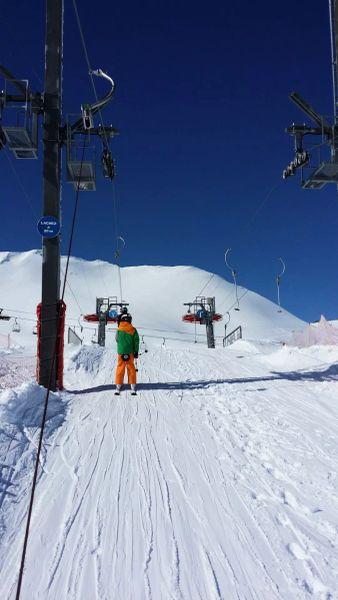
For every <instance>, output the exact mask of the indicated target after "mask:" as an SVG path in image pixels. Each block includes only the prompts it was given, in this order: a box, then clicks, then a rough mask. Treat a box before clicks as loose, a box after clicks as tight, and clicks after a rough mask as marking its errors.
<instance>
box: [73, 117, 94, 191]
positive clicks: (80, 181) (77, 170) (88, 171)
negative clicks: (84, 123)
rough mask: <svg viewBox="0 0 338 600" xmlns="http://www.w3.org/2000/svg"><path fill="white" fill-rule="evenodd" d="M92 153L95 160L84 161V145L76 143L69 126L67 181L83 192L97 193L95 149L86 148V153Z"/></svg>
mask: <svg viewBox="0 0 338 600" xmlns="http://www.w3.org/2000/svg"><path fill="white" fill-rule="evenodd" d="M88 152H91V154H92V156H93V160H82V156H83V144H82V142H76V141H75V139H74V135H73V134H72V131H71V127H70V125H68V126H67V181H68V183H71V184H72V185H73V186H74V189H75V190H78V189H79V190H80V191H81V192H95V190H96V173H95V149H94V148H93V147H86V153H88Z"/></svg>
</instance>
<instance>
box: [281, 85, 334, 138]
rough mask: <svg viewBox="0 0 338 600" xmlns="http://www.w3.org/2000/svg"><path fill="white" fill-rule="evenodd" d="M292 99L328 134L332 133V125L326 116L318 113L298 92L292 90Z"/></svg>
mask: <svg viewBox="0 0 338 600" xmlns="http://www.w3.org/2000/svg"><path fill="white" fill-rule="evenodd" d="M289 98H290V100H292V102H294V103H295V104H296V105H297V106H298V108H300V109H301V110H302V111H303V112H305V114H306V115H307V116H308V117H310V119H312V121H314V122H315V123H316V124H317V125H318V126H319V127H320V128H321V131H324V133H326V134H327V135H331V127H330V125H329V123H328V122H327V121H325V119H324V117H322V116H321V115H319V114H318V113H316V111H315V110H314V109H313V108H312V106H311V105H310V104H309V103H308V102H306V100H304V98H302V97H301V96H300V95H299V94H297V92H291V94H290V96H289Z"/></svg>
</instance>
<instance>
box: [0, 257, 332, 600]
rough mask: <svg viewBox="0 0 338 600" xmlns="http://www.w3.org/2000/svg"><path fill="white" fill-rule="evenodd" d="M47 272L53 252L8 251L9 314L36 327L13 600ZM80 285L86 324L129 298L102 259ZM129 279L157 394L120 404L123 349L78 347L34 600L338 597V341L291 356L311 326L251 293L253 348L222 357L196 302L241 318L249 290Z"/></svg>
mask: <svg viewBox="0 0 338 600" xmlns="http://www.w3.org/2000/svg"><path fill="white" fill-rule="evenodd" d="M40 268H41V256H40V254H39V253H38V252H37V251H32V252H28V253H22V254H19V253H16V254H11V253H1V254H0V281H1V289H0V306H4V307H5V308H6V309H7V312H9V313H10V314H12V315H13V316H14V315H15V316H20V322H21V325H22V331H21V332H20V333H18V334H11V335H12V339H14V340H15V343H16V348H14V349H13V348H12V349H11V350H10V351H9V352H8V351H7V350H0V598H1V600H14V597H15V586H16V582H17V574H18V568H19V563H20V555H21V549H22V542H23V534H24V527H25V518H26V511H27V504H28V494H29V490H30V485H31V479H32V470H33V461H34V457H35V452H36V444H37V439H38V433H39V423H40V419H41V411H42V405H43V399H44V390H43V389H42V388H40V387H39V386H38V385H37V384H35V383H34V381H32V379H33V376H34V363H35V359H34V353H35V344H36V337H35V336H33V335H32V326H33V325H34V323H35V317H34V312H35V306H36V304H37V302H38V300H39V296H40V290H39V283H38V282H39V281H40ZM18 282H20V285H18ZM69 282H70V286H71V287H69V288H68V289H67V304H68V313H67V318H68V320H69V323H71V324H73V325H74V324H78V318H79V316H80V314H81V313H86V312H93V311H94V305H95V297H96V295H100V294H102V295H108V294H111V295H114V294H116V293H117V286H118V280H117V272H116V268H115V267H114V266H113V265H109V264H108V263H103V262H101V261H94V262H91V263H89V262H87V261H83V260H81V259H72V261H71V268H70V280H69ZM122 283H123V290H124V292H123V294H124V297H125V299H127V300H129V301H130V303H131V310H132V312H133V315H134V320H135V324H136V325H137V326H138V327H139V328H140V330H141V333H143V334H145V342H146V344H147V346H148V350H149V352H148V353H144V352H143V354H142V356H140V360H139V363H140V371H139V395H138V396H137V397H136V398H135V397H132V396H130V393H129V390H127V389H126V390H125V391H124V392H123V393H122V395H121V396H120V397H115V396H114V394H113V390H114V386H113V385H112V381H113V373H114V368H115V357H114V353H115V349H116V346H115V342H114V341H113V334H112V333H111V334H110V337H109V335H108V344H107V348H105V349H103V348H99V347H97V346H96V345H90V344H88V345H83V346H82V347H77V348H75V347H71V346H68V347H67V358H66V372H65V385H66V390H65V391H64V392H62V393H61V394H52V395H51V400H50V405H49V410H48V415H47V424H46V432H45V438H44V444H43V453H42V458H41V465H40V472H39V479H38V485H37V492H36V500H35V504H34V510H33V520H32V526H31V533H30V539H29V545H28V552H27V562H26V568H25V573H24V580H23V588H22V596H21V600H32V599H33V600H115V599H117V600H195V599H196V600H214V599H222V600H275V599H276V600H277V599H278V600H290V599H292V600H293V599H296V600H308V599H310V598H311V599H313V598H314V599H318V600H334V599H338V594H337V589H338V484H337V481H338V477H337V460H336V457H337V451H338V435H337V425H338V403H337V398H338V393H337V392H338V381H337V380H338V349H337V347H333V346H327V347H315V346H314V347H311V348H306V349H298V348H291V347H287V346H284V347H281V346H280V344H277V343H276V341H280V340H281V339H284V338H286V337H288V336H289V335H290V333H291V330H292V329H296V328H302V326H303V323H302V322H301V321H299V319H296V318H295V317H294V316H292V315H290V314H288V313H286V312H283V313H281V314H280V313H278V312H277V307H276V306H275V305H274V304H273V303H271V302H269V301H267V300H265V299H264V298H261V297H259V296H258V295H257V294H254V293H252V292H245V290H244V291H243V292H242V293H243V294H244V293H245V296H243V299H242V301H241V311H240V313H235V312H234V311H233V310H232V311H231V319H232V320H231V325H232V326H236V324H242V325H243V331H244V336H245V338H246V339H245V340H242V341H239V342H236V343H235V344H234V345H233V346H231V347H229V348H223V347H222V345H221V340H220V339H219V340H218V346H217V347H216V349H214V350H208V349H207V348H206V347H205V337H204V333H203V335H202V336H201V338H199V339H200V341H201V342H203V343H200V344H194V343H193V337H194V336H193V333H192V330H191V326H189V325H187V324H185V323H182V322H181V321H180V318H179V316H180V315H181V314H182V312H183V311H182V302H183V301H186V300H189V299H192V298H193V297H194V296H195V295H196V294H199V293H200V292H201V290H202V288H203V286H205V290H204V291H203V293H205V294H206V295H214V294H215V295H216V306H217V310H218V311H219V312H224V311H225V310H228V309H229V308H230V307H231V305H232V303H233V301H234V290H233V286H232V285H231V284H229V283H228V282H226V281H224V280H223V279H221V278H220V277H217V276H216V275H212V274H210V273H207V272H205V271H201V270H198V269H194V268H192V267H129V268H126V269H123V273H122ZM19 311H22V312H19ZM23 311H25V312H23ZM25 319H31V320H25ZM236 319H237V321H236ZM6 328H7V329H6ZM193 328H194V326H192V329H193ZM230 329H231V328H230ZM8 330H9V331H10V330H11V322H9V323H8V322H7V323H4V322H2V323H1V322H0V333H3V334H4V333H6V331H8ZM223 331H224V328H223V325H222V324H220V325H219V326H217V330H216V332H218V333H219V335H222V334H223ZM84 333H85V335H86V336H87V339H88V340H90V337H91V334H92V330H91V329H89V330H88V331H87V330H85V331H84ZM163 338H165V342H164V343H163ZM269 340H270V341H269ZM142 350H143V351H144V345H143V346H142ZM1 387H2V388H5V389H3V391H1ZM9 388H11V389H9Z"/></svg>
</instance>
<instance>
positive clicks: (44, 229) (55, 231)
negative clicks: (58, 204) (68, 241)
mask: <svg viewBox="0 0 338 600" xmlns="http://www.w3.org/2000/svg"><path fill="white" fill-rule="evenodd" d="M60 229H61V225H60V222H59V221H58V220H57V219H56V218H55V217H41V219H40V220H39V221H38V231H39V233H40V234H41V235H42V237H46V238H53V237H56V236H57V235H59V233H60Z"/></svg>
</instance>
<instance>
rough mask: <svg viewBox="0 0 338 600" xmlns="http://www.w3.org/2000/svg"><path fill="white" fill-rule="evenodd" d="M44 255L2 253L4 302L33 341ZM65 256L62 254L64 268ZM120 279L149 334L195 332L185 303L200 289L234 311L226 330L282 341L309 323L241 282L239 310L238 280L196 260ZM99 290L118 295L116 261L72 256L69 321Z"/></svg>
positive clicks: (89, 306) (220, 327)
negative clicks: (192, 263)
mask: <svg viewBox="0 0 338 600" xmlns="http://www.w3.org/2000/svg"><path fill="white" fill-rule="evenodd" d="M41 260H42V257H41V251H40V250H31V251H29V252H18V253H15V252H1V253H0V281H1V288H0V306H1V307H5V308H6V312H7V313H8V314H10V315H11V316H13V317H14V316H16V317H18V318H19V319H21V324H22V329H23V333H25V334H26V343H29V341H31V343H32V339H31V330H32V324H33V323H34V319H35V310H36V305H37V304H38V302H39V301H40V296H41ZM65 260H66V259H65V258H64V257H63V258H62V273H63V271H64V267H65ZM61 279H62V278H61ZM121 280H122V295H123V300H125V301H127V302H129V303H130V310H131V312H132V314H133V317H134V323H135V324H136V325H137V327H138V328H139V329H140V330H141V331H142V332H143V333H144V334H147V333H148V334H149V335H150V333H151V332H157V333H158V335H160V333H161V332H167V333H168V332H171V333H176V334H179V335H183V336H185V337H186V338H187V339H189V337H191V336H193V334H194V325H191V324H188V323H183V322H182V315H183V314H184V312H185V308H184V307H183V303H184V302H188V301H192V300H193V299H194V298H195V296H197V295H200V294H201V293H202V294H203V295H205V296H215V298H216V310H217V311H218V312H220V313H221V314H225V313H226V312H227V311H229V312H230V316H231V320H230V323H229V325H228V329H227V332H228V333H229V332H230V331H231V330H233V329H235V328H236V327H237V326H238V325H242V327H243V333H244V337H245V338H246V339H268V340H276V341H281V340H284V339H286V338H288V337H289V335H290V333H291V331H293V330H296V329H299V328H301V327H302V326H303V324H304V323H303V322H302V321H301V320H300V319H298V318H297V317H295V316H293V315H291V314H290V313H288V312H287V311H284V310H283V311H282V312H281V313H279V312H278V310H277V309H278V307H277V305H276V304H274V303H273V302H271V301H269V300H267V299H266V298H263V297H262V296H260V295H258V294H256V293H255V292H251V291H249V290H246V289H245V288H242V287H239V290H238V292H239V298H240V311H239V312H237V311H235V310H234V307H235V290H234V285H233V284H232V283H229V282H228V281H226V280H225V279H223V278H222V277H220V276H218V275H215V274H212V273H209V272H207V271H204V270H201V269H198V268H195V267H191V266H173V267H164V266H137V267H123V268H121ZM99 296H119V277H118V269H117V267H116V265H113V264H110V263H108V262H104V261H101V260H95V261H86V260H84V259H80V258H73V257H72V258H71V260H70V267H69V274H68V285H67V288H66V297H65V300H66V304H67V322H68V323H69V324H70V325H78V324H79V323H80V322H82V323H83V321H82V317H81V314H87V313H93V312H95V300H96V297H99ZM29 319H30V320H29ZM0 327H1V328H0V333H4V332H5V331H7V330H9V327H10V326H9V324H7V325H6V324H4V323H1V324H0ZM6 327H7V329H6ZM196 331H197V334H203V335H204V333H205V328H204V327H201V326H197V329H196ZM215 334H216V336H223V335H224V323H223V322H220V323H216V324H215ZM22 338H23V335H21V336H20V339H22Z"/></svg>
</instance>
